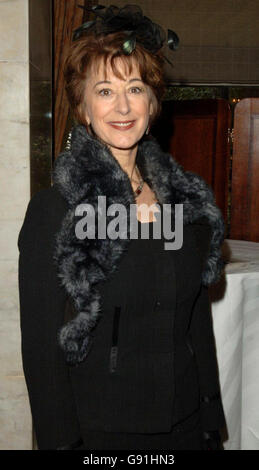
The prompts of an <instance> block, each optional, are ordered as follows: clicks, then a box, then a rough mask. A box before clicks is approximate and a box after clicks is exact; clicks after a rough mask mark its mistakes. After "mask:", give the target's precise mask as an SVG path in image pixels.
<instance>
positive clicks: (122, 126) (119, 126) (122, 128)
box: [109, 121, 136, 131]
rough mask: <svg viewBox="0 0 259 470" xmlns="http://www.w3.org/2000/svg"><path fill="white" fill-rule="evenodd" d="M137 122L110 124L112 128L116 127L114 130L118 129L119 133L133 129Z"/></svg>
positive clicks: (115, 122)
mask: <svg viewBox="0 0 259 470" xmlns="http://www.w3.org/2000/svg"><path fill="white" fill-rule="evenodd" d="M135 122H136V121H114V122H109V124H110V126H112V127H114V129H118V130H119V131H127V130H128V129H131V128H132V127H133V126H134V124H135Z"/></svg>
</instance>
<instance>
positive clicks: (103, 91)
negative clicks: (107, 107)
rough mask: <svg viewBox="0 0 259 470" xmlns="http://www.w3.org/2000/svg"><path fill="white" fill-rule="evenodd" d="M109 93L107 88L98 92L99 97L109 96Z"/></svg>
mask: <svg viewBox="0 0 259 470" xmlns="http://www.w3.org/2000/svg"><path fill="white" fill-rule="evenodd" d="M110 93H111V90H109V89H108V88H105V89H103V90H100V91H99V95H101V96H109V95H110Z"/></svg>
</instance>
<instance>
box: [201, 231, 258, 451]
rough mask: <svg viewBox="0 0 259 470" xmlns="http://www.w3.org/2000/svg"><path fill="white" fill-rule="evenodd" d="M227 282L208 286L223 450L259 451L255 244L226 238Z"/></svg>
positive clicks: (224, 249) (256, 266)
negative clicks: (224, 437)
mask: <svg viewBox="0 0 259 470" xmlns="http://www.w3.org/2000/svg"><path fill="white" fill-rule="evenodd" d="M223 256H224V258H225V259H229V258H230V262H229V263H228V264H227V265H226V267H225V274H226V275H225V279H223V280H222V282H221V283H219V284H218V285H217V286H216V287H211V288H210V290H209V291H210V296H211V300H212V316H213V325H214V333H215V341H216V348H217V358H218V365H219V377H220V384H221V392H222V401H223V406H224V411H225V416H226V421H227V428H228V440H226V441H224V448H225V449H226V450H238V449H243V450H255V449H257V450H259V243H254V242H247V241H242V240H225V241H224V246H223Z"/></svg>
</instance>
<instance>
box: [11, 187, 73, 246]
mask: <svg viewBox="0 0 259 470" xmlns="http://www.w3.org/2000/svg"><path fill="white" fill-rule="evenodd" d="M67 210H68V204H67V202H66V201H65V199H64V198H63V197H62V195H61V194H60V193H59V191H58V190H57V188H56V187H55V185H53V186H51V187H49V188H44V189H40V190H39V191H38V192H37V193H35V194H34V195H33V196H32V197H31V199H30V201H29V202H28V205H27V208H26V211H25V216H24V220H23V224H22V227H21V229H20V232H19V236H18V247H19V249H20V247H21V245H22V242H24V241H26V240H27V239H28V240H30V239H31V237H32V236H34V237H35V236H36V234H39V236H41V237H43V238H44V237H47V236H48V235H51V234H53V233H55V232H56V231H57V230H58V229H59V227H60V224H61V222H62V220H63V217H64V216H65V214H66V212H67ZM33 234H34V235H33Z"/></svg>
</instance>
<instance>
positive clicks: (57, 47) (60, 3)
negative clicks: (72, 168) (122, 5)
mask: <svg viewBox="0 0 259 470" xmlns="http://www.w3.org/2000/svg"><path fill="white" fill-rule="evenodd" d="M97 3H98V1H90V0H81V1H80V0H69V2H68V1H67V0H54V15H53V18H54V24H53V31H54V61H53V67H54V91H53V95H54V138H53V140H54V149H55V150H54V153H55V157H57V155H58V154H59V152H60V151H61V150H62V144H63V138H64V134H65V130H66V125H67V121H68V117H69V104H68V100H67V97H66V93H65V87H64V77H63V63H64V59H65V56H66V51H67V49H68V47H69V45H70V44H71V41H72V32H73V30H74V29H76V28H77V27H78V26H80V25H81V24H82V22H83V21H87V18H88V16H89V13H88V12H84V10H83V9H82V8H78V7H77V4H80V5H85V6H89V7H91V6H93V5H94V4H97Z"/></svg>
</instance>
